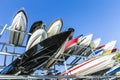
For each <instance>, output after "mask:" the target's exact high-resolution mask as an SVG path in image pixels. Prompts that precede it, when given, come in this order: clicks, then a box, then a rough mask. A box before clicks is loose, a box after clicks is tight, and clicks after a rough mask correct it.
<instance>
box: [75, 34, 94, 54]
mask: <svg viewBox="0 0 120 80" xmlns="http://www.w3.org/2000/svg"><path fill="white" fill-rule="evenodd" d="M92 37H93V34H89V35H87V36H85V37H83V39H82V41H81V43H80V44H79V45H78V48H77V50H76V51H75V52H74V54H78V55H80V54H81V53H82V52H83V51H84V50H85V49H86V48H87V46H89V44H90V42H91V40H92Z"/></svg>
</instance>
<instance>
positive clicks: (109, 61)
mask: <svg viewBox="0 0 120 80" xmlns="http://www.w3.org/2000/svg"><path fill="white" fill-rule="evenodd" d="M115 55H116V54H110V55H106V56H99V57H95V58H92V59H90V60H87V61H85V62H83V63H81V64H79V65H76V66H74V67H73V68H71V69H69V70H67V71H66V72H64V73H63V75H89V74H92V73H95V72H97V71H100V70H104V69H107V68H111V67H113V65H114V63H115V60H114V58H113V57H114V56H115Z"/></svg>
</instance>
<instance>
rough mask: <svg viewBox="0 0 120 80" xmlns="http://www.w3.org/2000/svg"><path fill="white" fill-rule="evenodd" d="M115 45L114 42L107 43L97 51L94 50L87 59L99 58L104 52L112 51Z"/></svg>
mask: <svg viewBox="0 0 120 80" xmlns="http://www.w3.org/2000/svg"><path fill="white" fill-rule="evenodd" d="M115 44H116V40H114V41H111V42H108V43H107V44H105V45H103V46H102V47H101V48H99V49H98V50H96V51H95V52H93V53H92V54H91V55H90V56H89V58H90V57H93V56H99V55H101V54H103V53H104V52H106V51H109V50H112V49H113V48H114V47H115Z"/></svg>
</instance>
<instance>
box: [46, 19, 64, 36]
mask: <svg viewBox="0 0 120 80" xmlns="http://www.w3.org/2000/svg"><path fill="white" fill-rule="evenodd" d="M62 26H63V22H62V19H57V20H55V21H53V22H52V23H51V24H50V26H49V28H48V30H47V34H48V37H50V36H53V35H55V34H58V33H59V32H60V31H61V29H62Z"/></svg>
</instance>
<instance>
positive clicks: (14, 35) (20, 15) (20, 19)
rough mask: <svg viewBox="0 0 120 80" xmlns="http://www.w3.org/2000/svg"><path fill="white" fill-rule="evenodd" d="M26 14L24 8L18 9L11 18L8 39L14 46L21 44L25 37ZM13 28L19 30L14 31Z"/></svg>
mask: <svg viewBox="0 0 120 80" xmlns="http://www.w3.org/2000/svg"><path fill="white" fill-rule="evenodd" d="M27 23H28V20H27V16H26V13H25V11H24V10H20V11H18V12H17V13H16V15H15V16H14V18H13V21H12V25H11V26H10V29H11V30H12V31H10V39H9V43H10V44H14V45H15V46H21V45H22V43H23V40H24V37H25V34H24V32H26V28H27ZM14 30H17V31H21V32H15V31H14Z"/></svg>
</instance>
